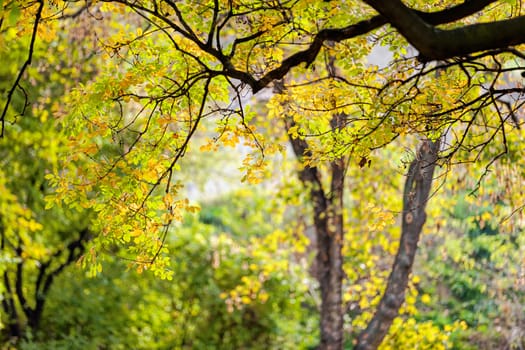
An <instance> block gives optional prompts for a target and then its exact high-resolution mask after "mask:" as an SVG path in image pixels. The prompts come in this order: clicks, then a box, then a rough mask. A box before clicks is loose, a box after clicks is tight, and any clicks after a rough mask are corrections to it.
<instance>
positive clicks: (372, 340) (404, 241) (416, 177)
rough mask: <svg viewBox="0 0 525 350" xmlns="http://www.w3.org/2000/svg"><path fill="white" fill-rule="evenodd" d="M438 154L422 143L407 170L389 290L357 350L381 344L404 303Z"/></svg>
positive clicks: (435, 145) (436, 146)
mask: <svg viewBox="0 0 525 350" xmlns="http://www.w3.org/2000/svg"><path fill="white" fill-rule="evenodd" d="M438 151H439V141H435V142H432V141H430V140H425V141H423V143H422V145H421V146H420V148H419V150H418V152H417V154H416V158H415V159H414V160H413V161H412V162H411V164H410V168H409V170H408V174H407V178H406V182H405V189H404V193H403V213H402V214H403V219H402V232H401V240H400V242H399V249H398V251H397V254H396V257H395V260H394V265H393V266H392V271H391V273H390V276H389V278H388V282H387V286H386V290H385V293H384V294H383V297H382V298H381V301H380V302H379V306H378V308H377V310H376V313H375V314H374V316H373V318H372V320H371V321H370V323H369V324H368V327H367V328H366V329H365V330H364V331H363V332H361V334H360V335H359V337H358V341H357V345H356V347H355V349H356V350H373V349H377V347H378V346H379V345H380V344H381V342H382V341H383V339H384V337H385V336H386V334H387V332H388V329H389V328H390V326H391V325H392V321H393V320H394V318H395V317H396V316H397V315H398V312H399V308H400V307H401V305H402V304H403V302H404V301H405V290H406V288H407V286H408V277H409V275H410V272H411V270H412V265H413V263H414V256H415V254H416V250H417V244H418V241H419V236H420V234H421V230H422V229H423V224H424V223H425V220H426V212H425V207H426V204H427V201H428V198H429V194H430V189H431V187H432V179H433V175H434V169H435V166H436V161H437V154H438Z"/></svg>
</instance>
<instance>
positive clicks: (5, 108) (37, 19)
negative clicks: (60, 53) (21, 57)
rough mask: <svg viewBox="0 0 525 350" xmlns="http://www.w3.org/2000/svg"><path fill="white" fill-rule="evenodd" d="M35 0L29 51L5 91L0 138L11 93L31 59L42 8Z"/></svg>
mask: <svg viewBox="0 0 525 350" xmlns="http://www.w3.org/2000/svg"><path fill="white" fill-rule="evenodd" d="M37 2H38V9H37V11H36V15H35V24H34V25H33V33H32V34H31V42H30V44H29V53H28V54H27V59H26V60H25V62H24V64H22V67H21V68H20V71H18V75H17V76H16V79H15V82H14V83H13V85H12V86H11V89H9V92H8V93H7V101H6V102H5V105H4V109H3V111H2V115H0V121H1V127H0V138H1V137H4V128H5V117H6V115H7V110H8V109H9V105H10V104H11V99H12V98H13V94H14V93H15V90H16V88H17V87H18V86H19V84H20V80H21V79H22V76H23V75H24V73H25V71H26V69H27V67H29V65H30V64H31V60H32V59H33V51H34V48H35V40H36V35H37V31H38V25H39V24H40V19H41V18H42V10H43V9H44V1H43V0H38V1H37Z"/></svg>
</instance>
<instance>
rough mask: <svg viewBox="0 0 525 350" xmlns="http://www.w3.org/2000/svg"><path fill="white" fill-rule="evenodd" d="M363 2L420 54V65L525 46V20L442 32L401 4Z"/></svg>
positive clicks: (392, 0)
mask: <svg viewBox="0 0 525 350" xmlns="http://www.w3.org/2000/svg"><path fill="white" fill-rule="evenodd" d="M365 1H366V3H367V4H369V5H370V6H372V7H373V8H374V9H375V10H376V11H378V12H379V13H380V14H381V15H382V16H383V17H385V18H386V20H387V21H388V22H389V23H390V24H391V25H392V26H394V27H395V28H396V29H397V30H398V31H399V33H400V34H401V35H403V36H404V37H405V38H406V39H407V40H408V42H410V43H411V44H412V45H413V46H414V47H415V48H416V49H417V50H418V51H419V52H420V54H421V56H420V59H421V61H431V60H442V59H447V58H452V57H458V56H465V55H468V54H470V53H475V52H479V51H485V50H490V49H497V48H505V47H508V46H513V45H517V44H522V43H525V35H523V33H522V28H524V27H525V16H519V17H515V18H511V19H507V20H503V21H494V22H489V23H478V24H473V25H467V26H461V27H459V28H456V29H450V30H443V29H439V28H436V27H435V25H436V24H439V23H434V22H432V21H428V19H426V18H425V17H423V16H421V15H420V14H419V13H417V12H416V11H414V10H412V9H410V8H408V7H407V6H405V5H404V4H403V3H402V2H401V1H400V0H389V1H381V0H365ZM487 2H488V1H487ZM488 3H490V2H488Z"/></svg>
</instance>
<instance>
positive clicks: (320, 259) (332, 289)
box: [286, 120, 345, 350]
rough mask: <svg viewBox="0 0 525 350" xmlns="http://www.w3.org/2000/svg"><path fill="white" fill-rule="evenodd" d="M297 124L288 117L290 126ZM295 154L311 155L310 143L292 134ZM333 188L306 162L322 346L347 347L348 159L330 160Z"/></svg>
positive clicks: (303, 172)
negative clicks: (345, 215) (326, 187)
mask: <svg viewBox="0 0 525 350" xmlns="http://www.w3.org/2000/svg"><path fill="white" fill-rule="evenodd" d="M293 125H294V123H293V121H292V120H287V121H286V127H287V129H289V128H290V127H292V126H293ZM290 142H291V143H292V148H293V150H294V153H295V155H296V156H297V158H298V159H299V160H301V159H302V158H303V157H304V156H305V155H308V152H309V151H308V145H307V143H306V141H304V140H301V139H293V138H290ZM330 170H331V174H330V175H331V182H330V192H329V194H327V192H326V191H325V190H324V189H323V185H322V181H321V174H320V172H319V170H318V169H317V168H315V167H308V166H305V168H304V169H303V170H301V171H300V172H299V178H300V180H301V182H302V183H303V184H304V185H305V186H306V187H307V188H309V189H310V199H311V201H312V203H313V211H314V215H313V221H314V227H315V234H316V240H317V255H316V275H317V276H316V278H317V280H318V281H319V287H320V289H321V312H320V331H321V342H320V345H319V347H318V349H319V350H341V349H343V309H342V307H343V302H342V283H343V277H344V274H343V257H342V248H343V214H342V213H343V185H344V175H345V174H344V173H345V160H344V159H342V158H340V159H336V160H334V161H332V162H331V163H330Z"/></svg>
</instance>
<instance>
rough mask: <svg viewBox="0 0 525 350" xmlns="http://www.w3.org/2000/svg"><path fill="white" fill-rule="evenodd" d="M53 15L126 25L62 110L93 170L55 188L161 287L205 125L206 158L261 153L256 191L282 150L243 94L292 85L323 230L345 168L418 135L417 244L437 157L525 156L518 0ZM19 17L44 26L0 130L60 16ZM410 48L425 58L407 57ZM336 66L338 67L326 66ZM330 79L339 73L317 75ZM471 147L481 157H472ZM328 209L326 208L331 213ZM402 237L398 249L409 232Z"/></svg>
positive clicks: (293, 128) (9, 9)
mask: <svg viewBox="0 0 525 350" xmlns="http://www.w3.org/2000/svg"><path fill="white" fill-rule="evenodd" d="M496 4H497V5H498V6H495V5H496ZM55 5H56V6H58V11H57V12H55V13H58V16H61V15H63V16H64V17H68V16H73V15H76V14H77V13H79V11H80V12H82V11H92V12H97V14H100V17H96V16H94V20H93V21H94V22H95V23H96V20H97V18H99V19H100V20H108V19H109V20H112V19H116V18H119V20H120V21H119V23H120V24H119V23H117V22H114V25H115V26H116V27H117V28H118V29H116V30H115V32H106V33H100V34H101V35H99V36H98V38H99V40H100V43H101V45H100V48H101V49H102V50H103V51H104V52H105V55H106V57H105V59H106V63H107V64H106V65H105V67H104V68H103V72H102V74H101V76H100V78H98V79H97V80H96V81H94V82H90V83H87V84H85V85H80V86H79V88H78V89H76V90H75V91H74V92H73V93H72V94H71V95H70V96H69V97H68V99H67V100H66V102H67V103H68V105H69V106H71V110H70V111H69V113H67V114H66V116H65V118H64V119H63V127H64V129H65V131H66V132H68V133H69V141H70V147H71V152H70V154H69V155H68V157H67V158H66V162H67V163H69V164H72V163H74V162H77V161H81V162H87V163H89V164H90V165H89V166H88V167H84V168H83V170H82V171H81V172H80V173H73V172H71V171H62V172H61V173H60V174H56V175H55V177H53V178H52V179H51V180H52V181H53V183H54V184H55V185H56V186H57V187H58V189H59V191H58V192H57V195H56V196H55V202H56V203H60V202H61V201H62V200H65V201H67V202H69V203H79V202H81V203H84V205H86V206H87V207H90V208H93V209H94V210H95V211H96V212H97V213H98V217H99V221H98V222H99V227H100V229H101V230H102V233H103V235H101V236H100V237H98V238H97V239H96V240H95V245H96V247H97V248H99V249H102V248H103V247H104V246H107V245H111V244H115V243H118V244H121V245H124V246H126V247H127V248H128V250H129V252H130V253H131V254H132V255H133V256H135V257H136V261H137V265H138V266H139V268H143V267H144V266H150V265H151V267H153V270H154V271H156V273H158V274H159V275H160V276H162V277H167V278H169V277H170V274H169V272H167V271H166V270H165V268H166V266H167V260H166V259H165V255H164V254H163V253H164V252H165V251H166V250H167V247H166V245H164V244H163V241H164V237H165V235H166V234H167V232H168V228H169V226H170V225H171V224H172V223H173V222H176V221H180V220H181V219H182V217H183V216H182V213H183V212H185V211H190V212H191V211H195V210H196V208H195V207H194V206H192V205H190V203H189V202H188V201H186V200H184V198H181V197H180V192H179V189H180V185H181V184H177V183H173V182H172V179H173V173H174V172H176V171H177V167H178V163H179V160H180V159H181V158H182V157H183V156H184V154H185V153H186V152H187V151H188V150H189V149H190V146H191V145H190V141H191V139H192V137H193V136H194V135H195V134H196V133H197V132H198V131H199V130H201V129H202V127H203V123H202V120H203V119H205V118H206V119H210V118H212V117H213V116H218V118H217V119H216V120H217V122H216V125H217V127H216V137H215V138H214V139H212V140H210V142H209V143H208V144H207V145H205V146H204V147H203V148H204V149H209V148H213V147H216V146H217V144H223V145H231V144H236V143H238V142H240V141H241V140H242V141H244V142H246V143H248V144H249V145H251V146H252V147H253V149H254V152H253V153H251V154H249V155H248V156H247V157H246V159H245V161H244V168H245V171H246V177H245V179H246V180H247V181H250V182H258V181H260V180H261V177H262V176H263V174H264V171H265V162H264V160H265V159H266V158H267V157H268V155H269V154H271V153H275V152H278V151H279V150H280V149H281V148H282V147H281V146H280V145H278V144H275V143H272V142H271V140H269V139H268V138H265V137H264V135H263V133H262V132H261V130H260V128H259V129H258V125H257V124H256V121H257V119H256V118H255V117H254V113H253V112H251V111H250V109H249V108H248V107H247V106H245V104H246V101H245V99H244V97H243V96H244V94H245V90H246V89H247V88H248V89H250V90H251V92H252V93H254V94H255V93H258V92H261V91H262V90H263V89H265V88H267V87H270V86H274V85H275V84H276V83H278V84H280V83H281V80H282V79H284V78H286V81H287V83H286V84H285V86H284V87H285V88H286V90H287V91H288V92H287V94H288V102H289V101H292V102H293V103H294V105H295V107H297V108H296V113H295V114H294V116H293V122H294V123H295V125H294V124H291V123H290V122H289V121H288V132H289V133H290V134H291V136H292V140H297V139H299V141H295V142H294V141H292V143H294V150H296V152H297V154H298V155H299V156H301V157H303V159H304V161H303V164H304V171H303V172H302V176H303V178H304V179H305V180H307V181H305V182H308V183H309V184H310V185H311V184H314V186H313V187H312V190H311V196H312V199H313V200H314V203H317V204H314V206H315V205H318V208H317V209H316V210H318V213H317V214H318V215H316V220H319V226H320V227H321V226H325V227H327V228H329V229H331V227H332V225H335V226H336V227H338V225H339V226H340V222H341V220H340V214H339V213H338V209H337V208H338V207H339V208H340V207H341V203H340V201H339V198H340V196H341V194H338V193H337V192H338V191H339V189H342V186H343V181H342V180H343V177H341V176H340V175H341V174H343V173H344V165H345V164H344V163H345V159H347V158H351V157H354V158H356V159H357V160H358V162H359V163H361V162H362V164H367V163H368V160H369V156H370V153H371V151H372V150H374V149H377V148H381V147H383V146H384V145H386V144H388V143H390V142H391V141H392V140H394V139H396V138H400V136H403V135H406V134H412V135H413V134H416V135H421V137H422V138H423V140H424V141H423V143H422V146H421V147H420V150H419V151H417V152H416V155H417V157H416V158H415V159H414V162H413V163H412V165H411V167H410V168H418V169H421V171H417V172H413V173H410V172H409V174H408V177H407V189H406V191H405V195H404V200H405V206H404V208H403V213H402V218H403V220H404V221H403V229H404V230H405V232H409V231H411V230H412V231H413V232H414V233H416V231H420V229H421V226H422V223H423V222H424V217H425V215H424V213H423V212H424V205H425V204H426V201H427V198H428V194H429V191H430V183H429V182H431V178H432V176H431V174H433V169H434V166H435V163H436V162H437V161H438V160H439V163H440V164H443V165H444V164H453V163H454V162H469V161H474V160H478V159H480V155H481V154H484V153H486V154H488V155H490V157H486V158H485V159H487V158H488V160H486V166H487V168H486V169H487V170H488V169H489V167H490V166H491V165H493V164H495V162H496V161H497V160H498V159H500V158H503V157H504V156H505V154H506V153H507V152H508V151H509V149H511V148H512V147H515V146H513V145H511V144H509V142H508V140H509V139H510V137H511V135H512V134H513V133H516V130H517V129H518V128H519V125H520V123H521V121H520V117H519V111H520V108H521V106H522V102H523V99H522V98H523V96H522V94H523V88H522V85H521V83H520V82H519V81H517V82H516V79H521V77H520V76H519V73H520V72H521V71H522V69H523V68H522V62H523V61H522V60H523V59H524V56H523V54H522V53H521V52H520V49H521V47H520V46H519V44H521V43H523V41H525V37H523V36H522V35H520V32H519V30H517V29H516V28H520V26H521V24H522V22H523V21H525V17H524V16H521V15H520V13H519V9H520V5H518V4H512V3H510V2H499V1H477V0H472V1H465V2H464V3H461V4H455V3H452V2H451V3H444V4H441V6H442V7H436V6H434V5H432V4H427V3H425V2H422V3H417V2H413V3H411V4H410V6H406V5H404V4H403V3H401V2H400V1H389V2H379V1H365V2H363V3H346V2H343V1H329V2H326V1H316V2H310V1H281V2H275V1H272V2H267V1H250V2H237V1H218V0H216V1H202V2H191V3H190V2H173V1H107V2H103V3H102V4H101V5H98V4H91V3H90V2H86V4H85V6H84V5H81V6H79V5H78V4H76V3H75V2H68V1H64V2H61V3H60V4H55ZM75 6H77V7H75ZM21 8H22V6H21V5H20V4H18V3H17V2H11V3H9V6H6V7H5V9H4V12H5V13H6V14H9V15H10V16H12V14H13V13H16V11H18V12H20V9H21ZM23 10H24V14H25V17H21V18H22V19H23V20H21V23H18V22H17V23H16V24H17V25H20V26H24V25H25V26H27V27H29V28H32V29H33V31H32V33H33V34H32V35H30V38H31V40H30V44H29V48H30V49H29V59H28V60H26V63H24V64H23V65H22V66H21V67H20V69H19V74H17V75H16V78H15V79H14V84H13V85H12V87H11V89H9V91H8V93H7V101H6V103H5V108H4V111H3V114H2V118H1V119H2V122H3V123H4V122H5V121H6V120H7V119H6V118H10V115H9V113H8V112H9V108H10V101H11V96H12V95H13V93H14V91H16V90H17V87H18V85H19V82H20V79H21V77H22V76H23V73H24V71H25V70H26V69H27V66H28V64H29V63H30V62H31V48H32V45H33V43H34V38H35V37H36V34H35V33H38V29H39V28H41V27H45V25H46V21H43V20H42V18H43V17H42V14H43V13H45V11H50V10H49V8H48V4H45V3H44V1H43V0H42V1H35V2H34V3H31V4H30V5H28V6H26V7H23ZM195 13H198V14H199V15H198V16H195ZM15 17H16V16H15ZM509 17H510V18H509ZM44 18H45V16H44ZM482 22H488V23H483V24H482ZM388 26H391V27H393V28H395V30H393V31H392V30H390V31H389V30H388ZM438 26H439V27H438ZM93 28H95V26H93ZM127 28H133V30H130V29H127ZM449 28H452V29H449ZM239 33H242V34H239ZM377 44H385V45H387V46H388V47H389V48H390V49H391V51H392V55H393V59H392V60H391V62H390V63H389V65H388V66H386V67H383V68H379V67H375V66H373V65H371V64H370V63H369V62H368V55H369V54H370V52H371V51H372V49H373V48H374V47H376V45H377ZM409 44H411V45H412V48H410V47H409ZM414 49H415V50H418V53H417V54H412V53H409V52H413V51H414ZM327 60H331V61H332V62H333V64H332V65H331V66H332V67H334V69H332V68H330V65H329V68H328V69H327V68H326V67H327V65H326V63H327V62H326V61H327ZM303 63H304V65H303ZM331 69H332V71H330V70H331ZM319 70H321V71H328V72H329V74H325V75H321V76H319V75H318V74H317V73H316V71H319ZM231 96H233V98H232V97H231ZM232 101H233V102H232ZM297 101H299V102H300V103H298V102H297ZM271 108H273V111H272V113H273V115H274V116H279V115H282V113H281V112H282V109H283V108H284V107H283V104H281V103H275V104H273V105H272V106H271ZM286 108H294V106H291V107H290V106H287V107H286ZM288 117H289V115H288ZM327 121H334V123H330V122H327ZM306 138H308V140H309V141H310V142H308V143H307V144H306V145H305V144H304V143H302V142H301V141H300V140H301V139H306ZM441 138H443V140H441V141H440V139H441ZM88 140H89V141H88ZM311 140H313V141H311ZM464 149H467V150H469V151H470V152H468V154H465V153H462V150H464ZM429 150H433V151H429ZM438 150H439V151H440V152H439V153H440V155H439V157H438V156H437V155H436V154H435V153H436V152H437V151H438ZM324 161H328V162H330V164H331V165H332V181H333V186H332V187H331V188H332V191H331V192H330V193H331V194H330V195H331V196H332V197H327V196H326V194H327V193H322V192H320V191H321V187H320V186H317V187H316V185H315V183H316V181H317V182H318V180H316V176H312V175H316V174H315V172H316V171H317V170H315V169H316V168H317V167H318V166H319V165H320V164H321V163H322V162H324ZM347 162H348V161H347ZM422 162H423V163H425V165H424V166H423V168H421V166H422V165H421V163H422ZM427 170H428V172H427ZM423 175H425V176H423ZM421 176H423V177H421ZM307 177H308V178H307ZM414 181H415V182H414ZM414 184H416V188H415V189H414V188H413V187H412V186H413V185H414ZM115 189H118V191H116V190H115ZM419 190H421V192H419ZM315 191H318V193H314V192H315ZM316 198H317V199H316ZM323 198H324V199H325V200H326V199H328V198H329V199H330V201H329V202H326V203H324V204H323V202H322V199H323ZM412 201H415V203H417V205H416V206H415V207H413V206H412V205H411V203H412ZM329 204H330V205H331V206H332V207H333V208H335V214H336V215H335V216H330V217H324V218H323V217H322V215H320V214H321V213H322V212H326V209H327V208H328V205H329ZM323 207H324V208H323ZM412 211H414V212H412ZM324 221H326V222H324ZM327 225H329V226H327ZM337 230H338V232H341V230H342V229H341V228H338V229H337ZM327 233H328V232H327ZM338 235H339V233H337V234H334V236H332V237H338ZM417 235H418V234H416V235H415V236H414V237H417ZM403 237H404V238H402V242H404V241H403V239H406V238H408V237H409V235H405V236H403ZM324 238H326V236H324ZM328 241H329V242H328V245H325V246H330V244H331V248H329V249H331V250H332V251H334V252H336V254H335V255H333V257H334V258H333V259H332V260H329V266H328V267H327V270H326V271H327V274H326V276H327V277H329V276H330V275H331V274H332V273H333V276H336V277H335V278H334V280H337V279H339V278H340V277H339V276H340V275H341V272H340V264H339V262H338V260H337V259H338V258H337V259H336V258H335V256H338V255H339V251H340V249H341V244H340V242H337V239H334V238H332V239H331V240H330V239H328ZM320 242H322V240H320ZM409 242H410V243H411V244H409V245H408V246H405V245H404V244H401V245H400V247H401V248H400V251H399V253H398V256H399V259H398V260H397V263H394V267H393V270H392V276H393V277H392V279H391V280H390V283H389V285H388V287H387V289H386V292H385V294H384V297H383V301H382V303H381V304H380V306H379V308H378V312H377V313H376V317H375V318H374V319H373V320H372V322H371V323H370V327H369V329H368V330H367V331H365V333H363V335H362V336H361V337H360V340H359V342H360V345H358V346H362V347H363V348H374V347H376V346H377V345H378V344H379V342H380V341H381V339H382V336H384V334H385V333H386V330H385V327H386V328H388V325H389V324H390V322H391V320H392V319H393V317H394V316H395V313H396V312H397V308H398V307H399V305H400V304H401V303H402V301H403V292H402V290H404V288H405V286H406V280H407V276H408V272H409V271H410V268H411V265H412V261H413V255H414V249H415V246H416V244H417V239H415V240H413V239H409ZM406 247H409V248H407V251H403V249H404V248H406ZM96 251H97V250H96V249H95V250H93V253H92V254H93V255H94V254H96V253H95V252H96ZM321 256H322V252H321ZM93 257H94V256H93ZM330 264H331V265H330ZM400 269H401V270H400ZM336 270H337V271H336ZM334 271H336V272H334ZM401 271H402V273H401ZM396 276H397V277H396ZM335 290H336V293H335V294H334V295H333V297H334V298H335V299H334V302H333V303H332V304H333V305H336V304H338V303H339V304H340V301H339V299H340V297H339V296H338V295H337V294H340V292H339V288H336V289H335ZM328 294H329V293H325V297H326V298H327V299H330V298H331V296H329V295H328ZM338 307H339V306H338ZM337 313H338V316H337V317H336V318H337V320H334V319H332V318H331V316H327V317H328V318H327V319H326V322H325V324H326V325H329V326H330V327H331V326H334V327H335V328H336V329H337V330H336V331H334V334H335V335H333V336H332V335H327V336H326V337H324V338H323V337H322V339H331V340H329V342H331V343H330V344H328V343H323V347H325V348H327V349H329V348H340V347H341V346H342V345H341V344H342V336H341V320H340V318H341V316H340V313H339V312H337ZM328 314H329V313H328ZM380 320H384V321H386V322H381V321H380ZM388 320H390V321H388ZM321 323H322V324H323V321H321ZM334 324H335V325H334ZM327 327H328V326H327ZM327 332H328V333H330V332H331V331H327ZM327 341H328V340H327Z"/></svg>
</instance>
